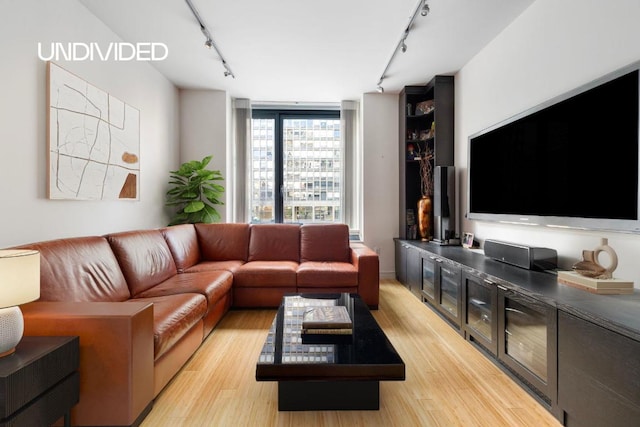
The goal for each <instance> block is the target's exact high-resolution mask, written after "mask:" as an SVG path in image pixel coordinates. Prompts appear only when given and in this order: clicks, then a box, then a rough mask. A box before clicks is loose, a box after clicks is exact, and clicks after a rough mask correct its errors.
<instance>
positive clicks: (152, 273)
mask: <svg viewBox="0 0 640 427" xmlns="http://www.w3.org/2000/svg"><path fill="white" fill-rule="evenodd" d="M106 237H107V240H108V241H109V244H110V245H111V249H113V252H114V253H115V254H116V257H117V258H118V262H119V264H120V268H121V269H122V273H123V274H124V277H125V279H126V280H127V284H128V285H129V290H130V291H131V294H132V295H133V296H137V295H138V294H139V293H141V292H144V291H146V290H147V289H149V288H151V287H153V286H155V285H157V284H158V283H161V282H164V281H165V280H167V279H168V278H169V277H171V276H173V275H175V274H177V269H176V264H175V262H174V261H173V257H172V256H171V251H170V250H169V246H167V242H166V241H165V240H164V237H162V233H161V232H160V230H138V231H125V232H121V233H113V234H109V235H107V236H106Z"/></svg>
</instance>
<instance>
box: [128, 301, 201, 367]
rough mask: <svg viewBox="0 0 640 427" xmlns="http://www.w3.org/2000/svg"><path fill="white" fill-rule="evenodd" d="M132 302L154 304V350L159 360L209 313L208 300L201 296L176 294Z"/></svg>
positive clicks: (155, 357) (155, 356)
mask: <svg viewBox="0 0 640 427" xmlns="http://www.w3.org/2000/svg"><path fill="white" fill-rule="evenodd" d="M130 301H144V302H151V303H153V350H154V360H158V359H159V358H160V357H162V355H163V354H165V353H166V352H167V351H168V350H170V349H171V348H172V347H173V346H174V345H175V344H176V343H177V342H178V341H180V339H181V338H182V337H183V336H185V335H186V334H187V333H188V332H189V331H190V330H191V328H193V327H194V326H195V325H196V324H197V323H198V322H201V321H202V318H203V317H204V316H205V313H206V312H207V300H206V299H205V297H204V296H203V295H201V294H191V293H186V294H176V295H166V296H156V297H148V298H135V299H132V300H130Z"/></svg>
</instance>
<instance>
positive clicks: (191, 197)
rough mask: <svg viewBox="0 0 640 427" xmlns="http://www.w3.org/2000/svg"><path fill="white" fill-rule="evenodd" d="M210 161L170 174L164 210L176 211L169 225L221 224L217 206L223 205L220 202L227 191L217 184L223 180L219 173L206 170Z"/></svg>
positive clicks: (208, 157) (189, 163)
mask: <svg viewBox="0 0 640 427" xmlns="http://www.w3.org/2000/svg"><path fill="white" fill-rule="evenodd" d="M211 158H212V156H207V157H205V158H204V159H202V161H198V160H192V161H190V162H185V163H183V164H182V165H180V168H179V169H178V170H175V171H171V172H170V178H169V190H168V191H167V198H166V203H165V206H171V207H174V206H175V207H177V211H176V213H175V214H174V216H173V217H172V218H171V221H170V223H169V225H175V224H193V223H198V222H204V223H211V222H218V221H220V214H219V213H218V211H217V210H216V208H215V206H216V205H223V204H224V202H222V201H221V200H220V195H221V194H222V193H223V192H224V187H223V186H222V185H220V184H217V183H216V181H221V180H223V179H224V178H223V177H222V174H221V173H220V171H218V170H209V169H206V167H207V165H208V164H209V162H210V161H211Z"/></svg>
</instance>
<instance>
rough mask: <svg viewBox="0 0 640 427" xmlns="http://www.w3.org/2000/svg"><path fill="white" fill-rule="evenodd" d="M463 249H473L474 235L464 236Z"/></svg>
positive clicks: (465, 234)
mask: <svg viewBox="0 0 640 427" xmlns="http://www.w3.org/2000/svg"><path fill="white" fill-rule="evenodd" d="M462 247H463V248H467V249H470V248H472V247H473V233H464V234H463V235H462Z"/></svg>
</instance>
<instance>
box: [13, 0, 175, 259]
mask: <svg viewBox="0 0 640 427" xmlns="http://www.w3.org/2000/svg"><path fill="white" fill-rule="evenodd" d="M0 10H1V11H2V12H1V13H0V58H1V61H2V65H1V66H0V81H2V83H3V85H2V86H3V89H2V95H1V96H0V200H1V202H0V203H1V204H2V209H1V210H0V212H1V213H0V247H6V246H11V245H14V244H21V243H29V242H34V241H40V240H47V239H53V238H59V237H69V236H79V235H90V234H104V233H108V232H113V231H121V230H127V229H135V228H150V227H156V226H163V225H166V223H167V215H166V212H165V209H164V193H165V191H166V182H167V178H168V171H169V170H170V169H171V168H173V167H175V166H176V164H177V162H176V160H177V159H178V151H177V150H178V145H177V136H178V114H177V112H178V110H177V108H178V107H177V106H178V92H177V90H176V89H175V87H174V86H173V85H172V84H171V83H170V82H169V81H167V80H166V79H165V78H164V77H163V76H161V75H160V73H158V72H157V71H156V70H155V69H154V68H153V67H152V66H150V65H149V64H148V63H143V62H134V61H131V62H102V61H93V62H91V61H84V62H79V61H78V62H72V61H57V63H58V65H60V66H62V67H63V68H65V69H66V70H68V71H70V72H72V73H74V74H76V75H78V76H80V77H82V78H83V79H85V80H86V81H88V82H89V83H91V84H93V85H94V86H96V87H98V88H100V89H102V90H104V91H106V92H109V93H110V94H112V95H114V96H115V97H116V98H118V99H120V100H122V101H124V102H126V103H128V104H130V105H132V106H134V107H136V108H138V109H139V110H140V141H141V149H140V168H141V176H140V189H139V190H140V201H117V202H98V201H95V202H94V201H53V200H48V199H47V198H46V182H47V173H48V165H47V164H46V150H47V142H46V135H47V134H46V132H47V129H46V114H47V107H46V89H47V85H46V63H45V62H43V61H41V60H40V59H39V58H38V51H37V44H38V42H42V43H48V44H50V43H52V42H64V43H67V42H84V43H88V42H97V43H100V44H102V43H104V44H105V46H106V45H107V44H108V43H110V42H118V41H120V39H119V37H118V36H117V35H116V34H114V33H113V32H112V31H111V30H110V29H109V28H107V27H106V26H105V25H104V24H103V23H102V22H101V21H99V20H98V19H97V18H96V17H95V16H93V15H92V14H91V13H89V12H88V11H87V9H86V8H85V7H84V6H82V5H80V4H79V3H78V2H76V1H75V0H60V1H55V2H43V1H34V0H26V1H10V0H9V1H7V0H0Z"/></svg>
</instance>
